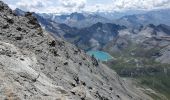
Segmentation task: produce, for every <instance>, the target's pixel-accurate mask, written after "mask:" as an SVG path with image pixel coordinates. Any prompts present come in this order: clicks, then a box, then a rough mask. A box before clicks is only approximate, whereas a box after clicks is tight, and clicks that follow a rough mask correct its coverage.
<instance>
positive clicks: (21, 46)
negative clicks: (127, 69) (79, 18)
mask: <svg viewBox="0 0 170 100" xmlns="http://www.w3.org/2000/svg"><path fill="white" fill-rule="evenodd" d="M0 99H1V100H151V98H150V97H149V96H147V95H145V94H144V93H143V92H142V91H141V90H139V89H137V88H136V87H135V86H132V85H131V84H129V82H127V81H125V80H122V79H121V78H120V77H119V76H118V75H117V74H116V73H115V72H114V71H113V70H110V69H109V68H108V67H107V66H105V65H104V64H102V63H100V62H98V61H96V60H95V58H92V57H89V56H87V55H86V54H85V53H84V51H82V50H80V49H78V48H77V47H75V46H74V45H71V44H69V43H67V42H65V41H64V40H62V39H60V38H57V37H55V38H54V37H53V36H52V35H50V34H48V33H47V32H45V31H43V30H42V28H41V27H40V25H39V24H38V22H37V19H36V18H35V17H33V16H32V13H26V15H25V16H16V15H15V14H14V13H13V11H12V10H11V9H10V8H9V7H8V6H7V5H6V4H4V3H3V2H2V1H0Z"/></svg>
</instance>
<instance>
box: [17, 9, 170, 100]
mask: <svg viewBox="0 0 170 100" xmlns="http://www.w3.org/2000/svg"><path fill="white" fill-rule="evenodd" d="M17 11H18V10H16V11H15V12H17ZM19 12H20V11H18V12H17V13H16V14H17V15H23V12H22V11H21V13H19ZM33 16H35V17H36V18H37V20H38V22H39V23H40V25H41V26H42V28H43V29H45V30H46V31H48V32H49V33H50V34H51V35H53V36H54V37H60V38H62V39H64V40H66V41H67V42H70V43H72V44H74V45H76V46H77V47H78V48H80V49H83V50H85V51H90V50H102V51H105V52H108V53H109V54H111V55H112V56H113V57H114V59H113V60H111V61H108V62H104V63H105V64H107V65H108V66H110V68H112V69H114V70H116V72H117V73H118V74H119V75H120V76H122V77H130V78H133V79H135V80H137V83H138V85H142V86H144V87H145V86H147V88H148V87H149V88H151V89H153V90H155V91H157V92H156V94H152V93H151V94H150V95H152V97H154V98H156V99H158V98H159V99H160V100H168V99H169V98H170V96H169V94H170V91H169V90H170V86H169V83H170V80H169V75H170V74H169V73H170V68H169V66H170V63H169V61H170V59H169V58H170V52H169V51H170V26H169V16H170V15H169V9H161V10H155V11H149V12H143V13H142V14H133V15H128V16H123V17H120V18H118V19H115V18H113V19H111V18H110V19H109V18H108V17H107V18H106V17H104V16H102V15H100V14H96V13H95V14H87V13H83V14H82V13H73V14H70V15H55V14H37V13H33ZM89 16H90V17H89ZM101 16H102V17H101ZM101 19H102V20H103V21H101ZM68 20H69V21H71V23H70V22H68ZM91 20H92V21H91ZM89 21H90V22H89ZM93 21H94V22H93ZM108 21H109V22H108ZM72 22H73V23H72ZM145 92H149V93H150V92H151V91H145ZM160 94H162V95H160ZM166 97H167V98H168V99H167V98H166Z"/></svg>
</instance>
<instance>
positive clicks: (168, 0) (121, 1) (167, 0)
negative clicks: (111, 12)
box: [113, 0, 170, 10]
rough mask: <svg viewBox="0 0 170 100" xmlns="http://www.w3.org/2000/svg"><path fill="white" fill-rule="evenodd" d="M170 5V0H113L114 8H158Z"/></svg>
mask: <svg viewBox="0 0 170 100" xmlns="http://www.w3.org/2000/svg"><path fill="white" fill-rule="evenodd" d="M169 6H170V0H133V1H132V0H113V9H146V10H151V9H157V8H164V7H169Z"/></svg>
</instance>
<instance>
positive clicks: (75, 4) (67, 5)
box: [59, 0, 86, 12]
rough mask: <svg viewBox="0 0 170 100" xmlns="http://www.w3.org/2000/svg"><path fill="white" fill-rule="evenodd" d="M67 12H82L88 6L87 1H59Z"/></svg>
mask: <svg viewBox="0 0 170 100" xmlns="http://www.w3.org/2000/svg"><path fill="white" fill-rule="evenodd" d="M59 2H60V4H61V5H62V7H63V8H64V9H65V10H68V11H71V12H75V11H81V10H82V9H84V8H85V6H86V0H59Z"/></svg>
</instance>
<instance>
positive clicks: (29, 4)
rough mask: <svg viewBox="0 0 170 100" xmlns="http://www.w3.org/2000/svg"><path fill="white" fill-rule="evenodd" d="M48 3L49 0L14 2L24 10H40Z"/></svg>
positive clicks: (21, 0)
mask: <svg viewBox="0 0 170 100" xmlns="http://www.w3.org/2000/svg"><path fill="white" fill-rule="evenodd" d="M50 4H51V2H50V0H20V1H19V2H17V3H16V7H18V8H20V9H22V10H25V11H34V12H40V11H41V10H44V8H46V7H48V5H50Z"/></svg>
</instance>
